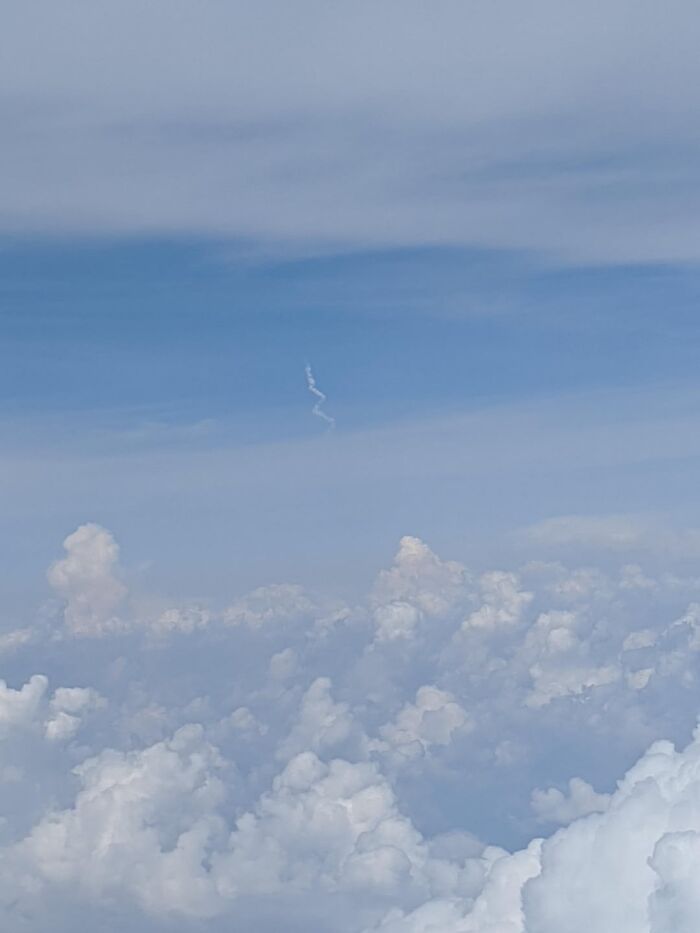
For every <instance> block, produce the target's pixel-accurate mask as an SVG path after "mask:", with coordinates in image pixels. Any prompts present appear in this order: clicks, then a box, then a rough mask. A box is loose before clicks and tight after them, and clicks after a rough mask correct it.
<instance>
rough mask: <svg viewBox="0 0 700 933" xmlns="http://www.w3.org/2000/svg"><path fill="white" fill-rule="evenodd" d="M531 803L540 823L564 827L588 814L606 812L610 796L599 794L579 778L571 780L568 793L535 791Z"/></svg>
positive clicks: (553, 790)
mask: <svg viewBox="0 0 700 933" xmlns="http://www.w3.org/2000/svg"><path fill="white" fill-rule="evenodd" d="M531 803H532V809H533V810H534V811H535V813H536V814H537V817H538V819H539V820H541V821H542V822H544V823H561V824H562V825H566V824H567V823H571V822H572V821H573V820H576V819H578V818H579V817H580V816H586V815H587V814H588V813H598V812H602V811H603V810H607V808H608V804H609V803H610V795H609V794H599V793H598V792H597V791H596V790H594V788H592V787H591V785H590V784H588V783H587V782H586V781H582V780H581V778H571V780H570V781H569V788H568V793H565V792H564V791H561V790H559V788H557V787H550V788H549V789H548V790H539V789H535V790H534V791H533V792H532V798H531Z"/></svg>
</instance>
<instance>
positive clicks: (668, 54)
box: [0, 0, 698, 262]
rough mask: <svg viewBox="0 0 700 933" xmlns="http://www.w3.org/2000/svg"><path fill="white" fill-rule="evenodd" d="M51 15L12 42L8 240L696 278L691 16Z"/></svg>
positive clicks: (542, 2) (484, 7)
mask: <svg viewBox="0 0 700 933" xmlns="http://www.w3.org/2000/svg"><path fill="white" fill-rule="evenodd" d="M261 10H262V12H261ZM40 11H41V12H40V16H38V19H39V21H40V24H41V26H40V28H37V26H36V22H35V21H34V20H31V21H30V20H29V19H28V13H27V12H26V10H25V9H23V8H22V6H21V5H20V4H18V3H13V4H12V10H11V14H10V15H8V20H7V22H6V24H5V26H6V34H7V37H8V44H9V46H10V49H11V52H10V53H9V54H8V55H6V56H4V57H3V63H2V70H1V72H0V79H1V80H2V84H3V86H4V87H7V88H9V89H11V91H9V92H8V94H7V95H6V96H5V98H4V101H3V116H4V119H5V120H6V121H10V120H12V122H13V125H16V126H17V132H16V133H14V134H13V135H12V138H11V139H10V140H9V141H8V144H7V146H6V147H5V159H6V164H7V171H6V173H5V175H4V179H5V181H4V188H2V189H0V192H1V196H2V201H3V204H5V205H6V211H5V213H4V218H5V219H4V226H5V229H6V230H8V231H11V232H13V233H16V232H18V231H19V232H26V231H37V230H42V231H51V232H53V231H56V230H60V231H64V232H65V231H72V232H77V233H81V234H82V233H85V232H93V233H94V232H99V233H104V234H113V233H120V234H123V233H127V234H131V235H139V236H142V235H148V234H156V235H160V234H176V235H181V234H183V233H190V234H194V235H201V234H205V235H213V236H225V237H232V238H236V239H238V240H241V239H243V240H248V241H254V242H261V241H262V243H263V245H264V246H265V247H267V248H268V249H269V248H275V247H278V248H279V246H280V244H282V245H283V248H284V247H287V248H289V246H290V244H291V245H292V247H294V246H296V247H297V248H301V249H303V248H306V249H308V248H313V249H317V250H323V249H328V248H337V247H338V246H341V247H343V248H348V247H350V248H357V247H358V246H359V247H362V248H366V247H368V246H369V247H372V246H380V247H386V246H402V245H407V246H415V245H419V244H430V245H443V244H448V245H455V244H457V245H464V246H469V247H471V246H474V245H476V246H479V247H491V246H493V247H497V248H508V249H511V248H516V249H525V250H528V251H534V250H543V251H547V252H549V253H554V254H558V255H561V254H562V253H564V254H565V255H566V256H568V257H573V258H575V259H577V260H582V259H583V260H596V261H602V262H610V261H611V260H621V261H630V260H632V261H639V260H659V261H663V260H690V259H697V249H696V247H695V245H694V244H695V243H696V242H697V219H696V215H697V203H696V200H695V197H694V184H693V179H694V170H695V163H696V161H697V140H696V139H695V137H694V135H693V132H692V130H691V128H692V126H693V125H694V122H695V117H696V115H697V113H696V105H695V103H694V101H693V100H691V99H689V97H688V95H687V94H686V93H685V90H686V88H687V86H688V84H692V82H693V80H694V79H695V78H697V68H698V66H697V62H696V56H695V39H696V38H697V36H696V34H695V30H694V29H693V28H692V27H691V28H688V24H689V23H691V24H692V22H693V12H694V10H693V7H692V5H690V4H689V3H688V2H687V0H674V2H673V3H672V5H671V7H670V8H668V9H666V10H665V12H664V14H663V15H662V14H660V13H659V12H658V10H657V9H656V8H655V7H654V6H653V5H652V4H645V5H643V6H642V7H640V6H639V4H634V3H632V2H631V0H617V2H616V3H615V4H614V5H612V6H611V5H610V4H604V5H603V4H602V3H601V2H600V0H595V2H590V3H588V4H587V5H586V7H585V9H582V10H579V11H577V13H576V15H575V16H571V15H569V11H568V10H565V9H564V8H563V7H562V6H561V5H560V4H557V3H555V2H553V0H538V2H537V3H536V4H535V5H534V6H533V7H532V8H531V12H530V16H529V17H528V18H527V19H523V17H522V15H521V11H520V8H519V6H518V5H517V4H515V3H512V2H510V3H508V2H506V3H501V4H499V5H497V6H494V5H493V4H489V3H477V4H470V5H468V6H466V7H465V6H464V4H459V3H455V2H448V3H446V4H445V5H444V7H443V10H442V15H441V16H440V18H439V19H438V20H434V19H432V18H430V17H429V16H428V15H427V13H426V10H425V8H424V7H423V6H422V5H421V4H418V3H416V2H408V3H402V4H398V3H395V2H391V3H388V4H386V5H382V8H381V10H376V9H370V7H369V6H368V5H367V4H364V3H361V4H359V5H358V4H353V5H352V6H351V7H347V8H345V9H343V10H342V11H335V12H334V14H333V15H329V14H328V11H325V10H321V9H319V7H318V6H317V5H316V4H314V3H312V2H308V0H307V2H302V3H300V4H298V5H297V6H296V7H295V14H294V17H292V16H291V14H290V13H289V11H288V9H286V8H285V6H284V5H283V4H281V3H279V2H266V3H265V4H264V5H263V7H262V8H261V7H260V6H259V5H255V4H251V3H249V2H245V0H243V2H236V3H233V4H227V5H217V4H213V3H207V4H206V6H205V7H204V8H203V9H202V10H197V11H196V12H194V11H192V10H188V9H186V8H185V7H182V8H178V12H177V14H176V15H173V12H172V8H171V6H170V5H169V4H166V3H165V2H164V0H159V2H158V3H155V4H152V5H149V7H147V8H146V9H144V7H143V5H141V4H137V3H135V2H134V0H128V2H124V3H122V4H121V5H120V15H119V16H117V15H116V14H99V15H98V12H97V10H87V11H86V9H85V8H84V6H83V5H80V4H78V3H76V2H70V3H68V4H66V5H64V6H63V7H62V15H61V16H60V17H59V15H58V13H57V11H56V9H55V7H54V6H53V5H52V4H50V3H47V2H42V3H41V6H40ZM630 17H634V21H635V29H634V30H630V29H629V21H630ZM137 22H138V29H134V23H137ZM271 24H272V25H271ZM66 26H67V28H66ZM290 31H292V32H294V33H295V35H296V36H297V41H296V42H294V43H290V42H289V41H288V36H289V34H290ZM389 40H391V41H390V42H389ZM124 48H128V50H129V55H128V67H127V66H125V61H124V58H123V49H124ZM28 60H32V61H37V62H40V64H41V67H40V68H36V69H33V70H32V73H31V75H29V74H27V72H26V69H25V67H24V64H25V62H26V61H28ZM623 62H624V65H623ZM649 62H654V66H653V67H652V68H649V67H648V63H649ZM601 75H602V76H604V78H603V79H601ZM459 89H462V91H461V92H460V91H459ZM659 114H663V119H657V118H658V115H659ZM124 165H129V167H130V170H129V172H128V173H124V172H123V166H124ZM281 206H283V209H281Z"/></svg>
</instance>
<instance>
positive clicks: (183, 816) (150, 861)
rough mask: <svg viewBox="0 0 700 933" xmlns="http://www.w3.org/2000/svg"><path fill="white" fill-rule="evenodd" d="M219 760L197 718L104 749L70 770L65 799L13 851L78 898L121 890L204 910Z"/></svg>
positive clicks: (211, 906) (165, 905)
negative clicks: (144, 744) (131, 746)
mask: <svg viewBox="0 0 700 933" xmlns="http://www.w3.org/2000/svg"><path fill="white" fill-rule="evenodd" d="M219 763H220V762H219V757H218V755H217V753H216V751H215V750H214V749H213V748H211V747H210V746H208V745H207V744H206V742H204V740H203V736H202V729H201V727H197V726H191V727H186V728H183V729H181V730H180V731H179V732H177V733H176V734H175V735H174V736H173V738H172V739H171V740H169V741H167V742H162V743H158V744H156V745H154V746H151V747H150V748H147V749H145V750H143V751H139V752H132V753H128V754H124V753H119V752H116V751H113V750H107V751H104V752H102V753H101V754H100V755H98V756H97V757H95V758H91V759H89V760H87V761H85V762H84V763H83V764H81V765H80V766H78V767H77V768H76V769H75V770H76V774H77V776H78V778H79V780H80V782H81V789H80V790H79V792H78V794H77V796H76V799H75V804H74V806H73V807H71V808H70V809H67V810H56V811H51V812H49V813H47V814H46V816H45V817H44V818H43V819H42V820H41V822H40V823H39V824H38V825H37V826H35V827H34V829H33V830H32V831H31V833H30V834H29V835H28V836H27V838H26V839H24V840H23V841H22V842H21V843H19V844H18V845H17V846H16V847H15V850H14V851H13V853H12V855H13V856H14V858H15V859H16V860H18V861H19V862H20V863H21V864H22V865H24V866H28V867H31V870H33V871H34V872H35V874H36V876H37V877H38V878H39V879H41V880H43V881H44V882H45V883H48V884H52V885H61V886H69V887H70V888H71V889H73V890H78V891H82V892H83V894H84V896H85V897H87V898H109V897H113V896H119V895H121V896H124V895H126V896H127V897H129V898H133V899H135V900H136V901H137V902H138V903H140V904H141V905H142V906H143V907H144V908H145V909H147V910H154V911H165V912H167V911H170V910H175V911H181V912H183V913H185V914H193V915H196V916H199V915H203V916H208V915H210V914H211V913H212V912H213V911H214V910H215V908H216V894H215V891H214V888H213V885H212V883H211V881H210V879H209V878H208V876H207V875H206V872H205V870H204V867H203V864H202V862H203V859H204V854H205V852H206V847H207V844H208V842H209V840H210V838H211V837H212V835H214V834H216V832H217V831H218V830H219V829H220V825H219V822H218V821H217V819H216V816H215V810H216V807H217V806H218V805H219V804H220V802H221V800H222V798H223V795H224V786H223V784H222V782H221V780H220V778H219V777H218V776H217V775H216V770H217V768H218V766H219Z"/></svg>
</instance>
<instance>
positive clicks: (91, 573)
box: [47, 524, 126, 635]
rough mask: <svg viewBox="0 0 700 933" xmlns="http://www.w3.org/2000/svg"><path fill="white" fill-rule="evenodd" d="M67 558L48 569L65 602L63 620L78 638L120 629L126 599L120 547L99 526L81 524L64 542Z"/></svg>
mask: <svg viewBox="0 0 700 933" xmlns="http://www.w3.org/2000/svg"><path fill="white" fill-rule="evenodd" d="M63 547H64V548H65V550H66V556H65V557H64V558H62V559H60V560H57V561H55V562H54V563H53V564H52V565H51V567H50V568H49V570H48V574H47V576H48V580H49V583H50V584H51V586H52V587H53V588H54V590H55V591H56V592H57V593H58V595H59V596H61V597H62V598H63V599H64V600H65V602H66V606H65V611H64V619H65V622H66V625H67V627H68V628H69V629H70V631H71V632H72V633H73V634H75V635H94V634H99V633H100V632H102V631H104V630H105V629H108V628H114V627H115V626H118V625H119V624H120V623H119V620H118V618H117V615H116V613H117V610H118V609H119V607H120V605H121V603H122V602H123V600H124V597H125V596H126V587H125V586H124V584H123V583H122V582H121V580H119V578H118V576H117V573H118V567H119V545H118V544H117V542H116V541H115V540H114V537H113V536H112V535H111V534H110V532H109V531H106V530H105V529H104V528H101V527H100V526H99V525H95V524H86V525H81V526H80V528H78V529H77V530H76V531H74V532H73V534H70V535H68V537H67V538H66V539H65V541H64V542H63Z"/></svg>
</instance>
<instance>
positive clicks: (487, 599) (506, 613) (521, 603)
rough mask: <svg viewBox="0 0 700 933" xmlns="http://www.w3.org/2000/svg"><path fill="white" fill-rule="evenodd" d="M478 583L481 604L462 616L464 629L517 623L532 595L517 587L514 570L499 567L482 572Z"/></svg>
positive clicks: (516, 577)
mask: <svg viewBox="0 0 700 933" xmlns="http://www.w3.org/2000/svg"><path fill="white" fill-rule="evenodd" d="M479 585H480V590H481V597H482V605H481V606H480V607H479V608H478V609H476V610H475V611H474V612H472V613H471V615H470V616H469V617H468V618H467V619H466V620H465V622H464V623H463V628H465V629H468V628H497V627H499V626H502V625H514V624H517V623H518V622H519V621H520V618H521V616H522V613H523V611H524V610H525V608H526V607H527V605H528V604H529V603H530V602H531V601H532V598H533V594H532V593H529V592H527V591H526V590H522V589H521V588H520V580H519V578H518V576H517V575H516V574H514V573H505V572H503V571H500V570H496V571H492V572H491V573H486V574H484V575H483V576H482V577H481V579H480V581H479Z"/></svg>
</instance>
